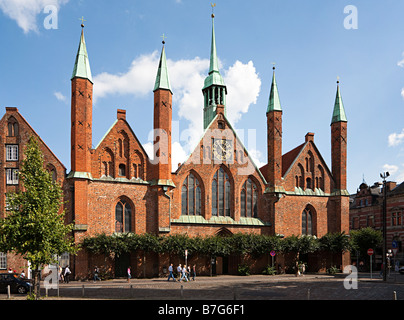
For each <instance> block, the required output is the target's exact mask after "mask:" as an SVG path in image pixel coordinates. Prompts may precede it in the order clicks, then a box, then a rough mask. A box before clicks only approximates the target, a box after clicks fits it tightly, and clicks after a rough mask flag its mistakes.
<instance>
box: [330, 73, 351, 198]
mask: <svg viewBox="0 0 404 320" xmlns="http://www.w3.org/2000/svg"><path fill="white" fill-rule="evenodd" d="M347 123H348V120H347V118H346V114H345V109H344V104H343V102H342V98H341V92H340V87H339V81H337V96H336V98H335V104H334V112H333V115H332V120H331V162H332V164H331V168H332V175H333V176H334V179H335V189H336V190H335V191H336V192H338V193H342V194H343V193H345V192H347V191H346V188H347V171H346V170H347V136H348V134H347Z"/></svg>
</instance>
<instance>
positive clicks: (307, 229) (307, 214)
mask: <svg viewBox="0 0 404 320" xmlns="http://www.w3.org/2000/svg"><path fill="white" fill-rule="evenodd" d="M302 235H313V213H312V211H311V210H310V209H309V208H306V209H304V210H303V214H302Z"/></svg>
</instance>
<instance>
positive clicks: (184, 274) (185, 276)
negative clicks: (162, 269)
mask: <svg viewBox="0 0 404 320" xmlns="http://www.w3.org/2000/svg"><path fill="white" fill-rule="evenodd" d="M168 272H169V275H168V279H167V281H170V279H171V278H173V280H174V281H182V280H184V281H191V277H192V280H193V281H195V277H196V265H193V266H192V269H191V267H190V266H188V267H187V266H186V265H185V264H184V266H182V267H181V264H179V265H178V267H177V277H179V278H180V279H178V280H175V276H174V267H173V264H172V263H171V264H170V266H169V267H168Z"/></svg>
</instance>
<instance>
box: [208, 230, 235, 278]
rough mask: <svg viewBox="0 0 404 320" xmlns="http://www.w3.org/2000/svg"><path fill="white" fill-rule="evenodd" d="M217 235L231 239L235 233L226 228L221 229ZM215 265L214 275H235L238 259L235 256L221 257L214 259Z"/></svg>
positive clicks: (213, 268) (213, 265) (213, 267)
mask: <svg viewBox="0 0 404 320" xmlns="http://www.w3.org/2000/svg"><path fill="white" fill-rule="evenodd" d="M216 235H217V236H218V237H231V236H232V235H233V233H232V232H231V231H230V230H229V229H227V228H225V227H222V228H220V229H219V230H218V231H217V232H216ZM214 260H215V261H214V262H215V263H214V264H212V273H213V274H214V275H222V274H231V273H234V269H235V270H237V261H238V259H237V257H235V256H220V257H216V259H214Z"/></svg>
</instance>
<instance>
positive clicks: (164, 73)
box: [153, 40, 173, 94]
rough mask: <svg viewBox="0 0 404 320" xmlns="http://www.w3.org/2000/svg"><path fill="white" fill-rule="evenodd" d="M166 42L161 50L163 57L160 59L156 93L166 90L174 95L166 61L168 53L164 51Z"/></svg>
mask: <svg viewBox="0 0 404 320" xmlns="http://www.w3.org/2000/svg"><path fill="white" fill-rule="evenodd" d="M164 44H165V42H164V40H163V49H162V50H161V57H160V64H159V68H158V70H157V76H156V83H155V85H154V90H153V92H154V91H156V90H158V89H165V90H170V92H171V94H172V93H173V92H172V91H171V86H170V79H169V77H168V69H167V59H166V51H165V49H164Z"/></svg>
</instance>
